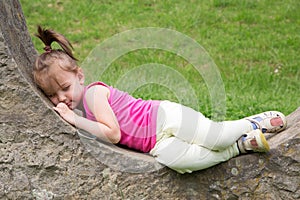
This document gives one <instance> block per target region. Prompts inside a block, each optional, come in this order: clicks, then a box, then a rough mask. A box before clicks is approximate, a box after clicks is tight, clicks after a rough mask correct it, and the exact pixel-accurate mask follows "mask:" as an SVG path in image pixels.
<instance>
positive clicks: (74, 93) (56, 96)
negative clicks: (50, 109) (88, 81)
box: [43, 68, 84, 110]
mask: <svg viewBox="0 0 300 200" xmlns="http://www.w3.org/2000/svg"><path fill="white" fill-rule="evenodd" d="M47 82H48V84H47V88H43V89H44V92H45V93H46V95H47V96H48V98H49V99H50V100H51V101H52V103H53V104H54V105H57V104H58V103H61V102H62V103H65V104H66V105H67V106H68V107H69V108H70V109H71V110H73V109H75V108H76V107H77V106H78V105H80V104H81V101H82V98H83V91H84V74H83V72H82V70H81V69H80V68H79V69H78V70H77V72H70V71H65V70H63V69H60V68H56V69H51V71H50V76H49V77H48V81H47Z"/></svg>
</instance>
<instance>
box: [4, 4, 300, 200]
mask: <svg viewBox="0 0 300 200" xmlns="http://www.w3.org/2000/svg"><path fill="white" fill-rule="evenodd" d="M0 20H1V26H0V77H1V83H0V102H1V104H0V106H1V115H0V127H1V128H0V169H1V170H0V199H239V198H241V199H299V198H300V174H299V173H300V163H299V162H300V154H299V152H300V145H299V144H300V108H299V109H297V110H296V111H295V112H293V113H291V114H290V115H289V116H288V117H287V118H288V124H289V125H288V128H287V129H286V130H285V131H283V132H281V133H279V134H277V135H275V136H273V137H269V138H268V141H269V143H270V146H271V151H270V153H267V154H249V155H243V156H239V157H236V158H233V159H231V160H229V161H228V162H224V163H222V164H219V165H217V166H214V167H212V168H209V169H206V170H202V171H198V172H194V173H192V174H184V175H180V174H178V173H176V172H174V171H172V170H170V169H168V168H166V167H164V166H161V165H160V164H158V163H157V162H156V161H155V160H154V159H153V158H151V157H150V156H148V155H143V154H140V153H136V152H132V151H130V150H126V149H122V148H119V147H116V146H111V145H108V144H104V143H101V142H99V141H97V140H95V139H94V138H92V137H91V136H90V135H88V134H86V133H84V132H79V134H78V130H76V128H74V127H72V126H70V125H68V124H67V123H65V122H64V121H63V120H61V118H60V117H59V116H58V115H57V114H56V113H55V112H54V111H53V110H52V108H51V104H50V103H49V101H48V100H47V99H46V98H45V97H44V95H43V94H42V93H41V92H40V91H39V90H38V89H37V88H36V86H35V85H34V83H33V81H32V76H31V73H32V66H33V62H34V59H35V57H36V55H37V53H36V51H35V50H34V47H33V44H32V42H31V39H30V36H29V34H28V31H27V27H26V22H25V19H24V16H23V13H22V9H21V6H20V3H19V1H17V0H9V1H1V2H0Z"/></svg>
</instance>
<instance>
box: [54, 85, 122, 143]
mask: <svg viewBox="0 0 300 200" xmlns="http://www.w3.org/2000/svg"><path fill="white" fill-rule="evenodd" d="M85 98H86V102H87V105H88V107H89V109H90V111H91V112H92V113H93V114H94V116H95V118H96V119H97V121H91V120H88V119H86V118H84V117H81V116H79V115H76V114H75V113H74V112H73V111H72V110H70V109H69V108H68V106H67V105H65V104H64V103H59V104H58V105H57V106H56V107H55V108H54V109H55V110H56V111H57V112H59V114H60V115H61V116H62V117H63V118H64V119H65V120H66V121H67V122H69V123H70V124H72V125H75V126H76V127H78V128H80V129H83V130H85V131H88V132H90V133H91V134H93V135H95V136H96V137H98V138H99V139H101V140H104V141H109V142H112V143H114V144H116V143H118V142H119V141H120V138H121V133H120V127H119V123H118V121H117V119H116V117H115V115H114V113H113V111H112V109H111V107H110V105H109V103H108V98H109V89H108V88H106V87H104V86H100V85H99V86H93V87H91V88H89V89H88V90H87V92H86V96H85Z"/></svg>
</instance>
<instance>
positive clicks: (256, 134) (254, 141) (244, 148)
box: [237, 129, 270, 153]
mask: <svg viewBox="0 0 300 200" xmlns="http://www.w3.org/2000/svg"><path fill="white" fill-rule="evenodd" d="M237 144H238V148H239V150H240V152H241V153H251V152H268V151H269V150H270V146H269V144H268V142H267V140H266V138H265V136H264V134H263V133H262V132H261V131H260V130H259V129H256V130H253V131H250V132H249V133H246V134H245V135H244V136H242V137H241V138H240V139H239V140H238V141H237Z"/></svg>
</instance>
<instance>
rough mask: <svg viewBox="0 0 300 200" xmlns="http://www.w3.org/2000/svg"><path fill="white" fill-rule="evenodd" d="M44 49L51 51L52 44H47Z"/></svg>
mask: <svg viewBox="0 0 300 200" xmlns="http://www.w3.org/2000/svg"><path fill="white" fill-rule="evenodd" d="M44 50H45V51H46V53H50V52H51V50H52V49H51V46H50V45H46V46H45V47H44Z"/></svg>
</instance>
